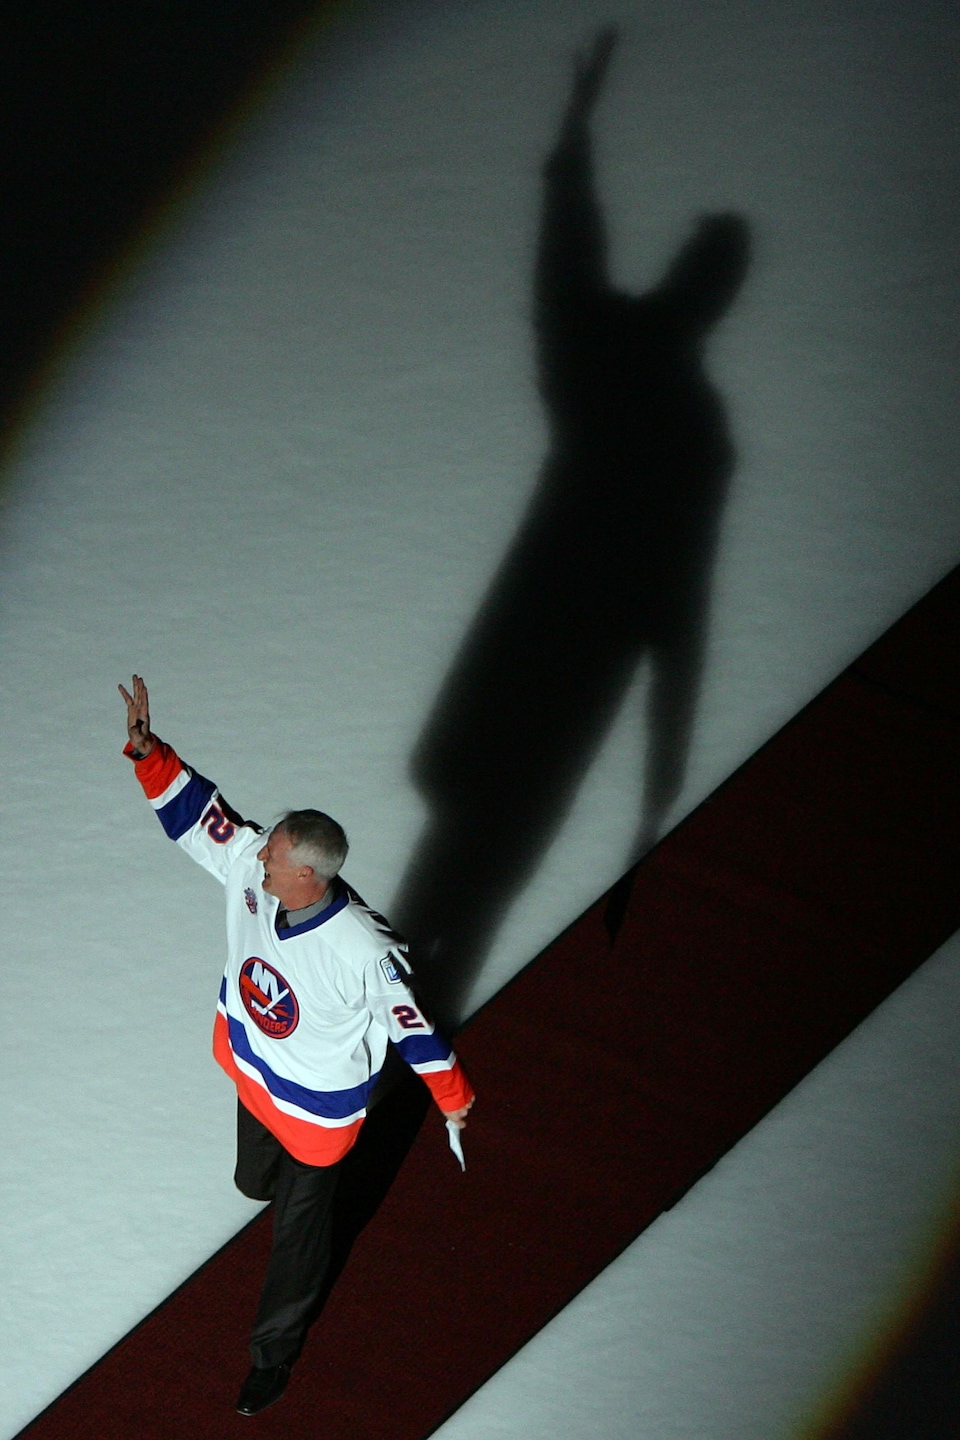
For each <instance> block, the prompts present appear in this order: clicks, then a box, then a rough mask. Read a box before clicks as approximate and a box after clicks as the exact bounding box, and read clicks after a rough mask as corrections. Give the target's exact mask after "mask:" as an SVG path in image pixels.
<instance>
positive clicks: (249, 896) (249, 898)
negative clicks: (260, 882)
mask: <svg viewBox="0 0 960 1440" xmlns="http://www.w3.org/2000/svg"><path fill="white" fill-rule="evenodd" d="M243 898H244V900H246V902H247V909H248V910H249V911H250V914H251V915H256V913H257V897H256V895H254V893H253V891H252V890H251V889H250V886H249V885H248V886H247V888H246V890H244V892H243Z"/></svg>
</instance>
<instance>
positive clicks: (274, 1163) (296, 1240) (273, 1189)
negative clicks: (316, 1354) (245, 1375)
mask: <svg viewBox="0 0 960 1440" xmlns="http://www.w3.org/2000/svg"><path fill="white" fill-rule="evenodd" d="M339 1173H340V1164H339V1163H338V1164H336V1165H304V1164H303V1163H302V1161H300V1160H295V1159H294V1158H293V1156H292V1155H291V1154H290V1153H289V1151H287V1150H285V1149H284V1148H283V1146H282V1145H281V1144H280V1141H279V1140H277V1139H276V1137H275V1136H273V1135H271V1133H270V1131H269V1130H268V1129H267V1128H266V1126H265V1125H261V1123H260V1121H259V1120H258V1119H256V1117H255V1116H253V1115H251V1114H250V1111H249V1110H247V1109H246V1107H245V1106H243V1105H242V1104H240V1102H239V1101H238V1102H237V1168H236V1172H235V1174H234V1177H233V1178H234V1181H235V1183H236V1186H237V1189H238V1190H240V1191H242V1192H243V1194H244V1195H248V1196H249V1197H250V1199H251V1200H272V1201H273V1248H272V1249H271V1252H270V1260H269V1263H268V1265H267V1276H266V1279H265V1281H264V1285H263V1292H262V1294H261V1296H260V1304H259V1306H258V1308H257V1314H256V1318H255V1319H254V1322H253V1330H252V1332H251V1335H250V1355H251V1358H252V1360H253V1363H254V1365H280V1364H283V1363H284V1362H285V1361H286V1362H288V1363H289V1362H292V1361H293V1360H295V1359H296V1358H297V1355H298V1354H299V1353H300V1348H301V1346H302V1345H303V1341H304V1337H305V1335H306V1333H307V1327H308V1326H309V1324H310V1321H311V1320H312V1319H313V1315H314V1312H315V1310H316V1307H317V1305H318V1303H319V1300H320V1295H321V1292H322V1290H323V1282H324V1278H325V1276H326V1273H327V1268H328V1266H329V1264H330V1243H331V1234H332V1220H333V1197H334V1192H335V1191H336V1188H337V1178H338V1176H339Z"/></svg>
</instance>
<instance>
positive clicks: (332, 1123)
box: [119, 675, 473, 1415]
mask: <svg viewBox="0 0 960 1440" xmlns="http://www.w3.org/2000/svg"><path fill="white" fill-rule="evenodd" d="M119 689H120V693H121V695H122V696H123V698H124V700H125V701H126V704H127V734H128V737H129V739H128V743H127V746H126V748H125V750H124V754H126V755H127V756H129V758H130V759H131V760H132V761H133V762H134V765H135V767H136V774H137V779H138V780H139V781H140V784H141V785H142V786H143V789H144V792H145V794H146V796H147V799H148V800H149V801H150V803H151V805H152V806H153V808H154V809H155V810H156V812H157V818H158V819H159V821H160V823H161V825H162V826H163V828H164V830H165V831H166V833H167V835H168V836H169V837H170V839H171V840H174V841H175V842H176V843H177V844H178V845H179V846H180V847H181V848H182V849H184V850H186V851H187V853H188V854H189V855H191V856H192V857H193V859H194V860H196V861H198V862H199V863H200V864H201V865H202V866H203V867H204V869H206V870H209V871H210V873H211V874H212V875H215V876H216V878H217V879H218V880H219V881H220V882H221V884H223V885H224V886H225V889H226V901H227V964H226V969H225V971H224V975H223V981H222V984H221V986H220V999H219V1003H218V1005H217V1015H216V1020H215V1023H214V1036H213V1052H214V1055H215V1057H216V1059H217V1061H218V1063H219V1064H220V1065H221V1066H222V1067H223V1069H224V1070H225V1071H226V1072H227V1074H228V1075H229V1076H230V1078H231V1079H232V1080H233V1081H234V1083H235V1085H236V1087H237V1095H238V1107H237V1169H236V1175H235V1180H236V1184H237V1186H238V1187H239V1189H240V1190H241V1191H243V1193H244V1194H245V1195H248V1196H250V1198H251V1199H255V1200H273V1202H274V1222H273V1223H274V1231H273V1248H272V1251H271V1256H270V1262H269V1265H268V1268H267V1276H266V1281H265V1284H264V1288H263V1293H262V1295H261V1297H260V1305H259V1308H258V1310H257V1315H256V1319H255V1320H254V1326H253V1332H252V1335H251V1339H250V1354H251V1357H252V1360H253V1368H252V1369H251V1370H250V1373H249V1374H248V1376H247V1378H246V1380H245V1381H244V1384H243V1386H242V1388H241V1391H240V1395H239V1397H238V1400H237V1409H238V1410H239V1411H240V1412H241V1414H244V1415H255V1414H257V1413H258V1411H260V1410H263V1409H265V1407H266V1406H267V1405H270V1404H272V1403H273V1401H274V1400H278V1399H279V1398H280V1396H281V1395H282V1394H283V1391H284V1389H285V1387H286V1384H287V1380H288V1378H289V1375H290V1367H291V1365H292V1364H293V1362H294V1360H295V1359H296V1357H297V1355H298V1354H299V1351H300V1348H301V1346H302V1344H303V1339H304V1336H305V1334H306V1330H307V1326H308V1324H309V1322H310V1319H311V1316H312V1312H313V1311H314V1309H315V1307H316V1305H317V1302H318V1299H319V1296H320V1293H321V1290H322V1287H323V1280H324V1276H325V1273H326V1270H327V1267H328V1263H329V1258H330V1238H331V1236H330V1232H331V1209H332V1202H333V1195H334V1190H335V1188H336V1182H337V1174H338V1168H339V1165H340V1162H341V1161H342V1159H343V1157H344V1156H345V1155H346V1153H347V1152H348V1151H349V1150H350V1148H351V1146H352V1145H353V1144H354V1142H355V1140H356V1138H357V1135H358V1133H359V1130H360V1127H361V1125H362V1124H363V1120H364V1116H365V1114H366V1106H367V1101H368V1098H369V1095H370V1092H371V1090H372V1089H373V1086H374V1084H375V1082H376V1080H377V1077H378V1075H379V1072H380V1069H381V1066H382V1065H383V1061H384V1056H385V1054H386V1048H387V1041H388V1039H389V1040H392V1041H393V1043H394V1045H395V1046H396V1048H397V1050H398V1051H399V1053H400V1055H401V1056H402V1057H403V1059H404V1060H406V1062H407V1063H408V1064H409V1065H410V1067H411V1068H412V1069H413V1070H415V1071H416V1072H417V1073H418V1074H419V1075H421V1076H422V1078H423V1079H424V1081H425V1082H426V1084H427V1085H428V1087H429V1088H430V1090H431V1092H432V1094H433V1097H434V1099H435V1100H436V1102H437V1104H438V1105H439V1107H440V1109H441V1110H442V1111H443V1112H444V1114H445V1116H446V1118H447V1120H448V1121H451V1122H452V1123H453V1124H454V1125H455V1126H456V1127H457V1128H462V1127H463V1126H464V1125H465V1124H466V1119H467V1112H468V1111H469V1109H470V1107H471V1105H472V1104H473V1091H472V1088H471V1086H470V1083H469V1081H468V1080H467V1078H466V1076H465V1074H464V1073H463V1070H462V1069H461V1067H460V1064H459V1062H458V1060H457V1058H456V1056H455V1055H454V1053H453V1051H452V1050H451V1048H450V1045H449V1043H448V1042H447V1040H446V1039H445V1038H444V1036H442V1035H441V1034H440V1033H439V1031H438V1030H437V1029H436V1028H435V1027H434V1025H433V1024H432V1023H431V1022H430V1020H429V1019H428V1018H427V1016H426V1015H425V1014H424V1013H423V1011H422V1010H421V1009H420V1007H419V1004H418V1002H417V999H416V997H415V995H414V994H413V991H412V990H411V988H410V974H409V969H408V966H407V963H406V945H405V944H404V942H403V941H402V940H401V939H400V937H399V936H398V935H396V934H395V933H394V932H393V931H392V930H391V929H390V927H389V926H388V924H387V922H386V921H385V920H384V919H383V917H382V916H380V915H378V914H377V913H376V912H375V911H373V910H371V909H370V908H369V906H367V905H365V904H364V902H363V901H362V900H361V899H360V897H359V895H357V893H356V891H354V890H352V889H351V887H350V886H349V885H347V884H346V882H345V881H344V880H342V879H341V878H340V868H341V866H342V865H343V862H344V860H345V858H346V854H347V838H346V835H345V834H344V832H343V829H342V828H341V826H340V825H338V824H337V822H336V821H335V820H333V819H331V817H330V816H329V815H325V814H324V813H323V812H322V811H319V810H293V811H290V812H289V813H288V814H287V815H285V816H284V817H283V819H282V820H280V821H279V823H278V824H277V825H275V826H274V828H273V829H272V830H271V831H269V832H267V833H265V832H264V831H263V830H262V829H261V828H260V826H258V825H255V824H254V823H253V822H251V821H249V820H243V819H241V817H240V816H239V815H237V814H236V812H235V811H234V810H232V809H231V808H230V806H229V805H228V804H227V803H226V801H225V800H224V799H223V797H222V796H221V795H220V793H219V791H218V790H217V788H216V786H215V785H214V784H213V783H212V782H211V781H210V780H206V779H205V778H204V777H203V776H202V775H200V774H198V773H197V772H196V771H194V770H192V769H191V768H190V767H189V766H188V765H185V764H184V762H183V761H182V760H181V759H180V758H179V756H178V755H176V753H175V752H174V751H173V750H172V749H171V747H170V746H169V745H167V744H165V743H164V741H162V740H160V739H159V738H158V737H157V736H156V735H154V734H153V733H152V731H151V729H150V710H149V697H148V695H147V687H146V685H145V684H144V682H143V679H142V678H141V677H140V676H139V675H135V676H134V677H133V693H132V694H131V693H130V692H129V691H128V690H127V689H126V688H125V686H123V685H121V686H120V687H119Z"/></svg>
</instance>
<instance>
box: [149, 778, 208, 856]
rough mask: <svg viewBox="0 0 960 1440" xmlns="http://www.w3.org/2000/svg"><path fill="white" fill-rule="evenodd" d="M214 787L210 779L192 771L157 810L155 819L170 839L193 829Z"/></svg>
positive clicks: (177, 837)
mask: <svg viewBox="0 0 960 1440" xmlns="http://www.w3.org/2000/svg"><path fill="white" fill-rule="evenodd" d="M216 788H217V787H216V786H215V785H214V783H213V781H212V780H208V779H207V778H206V776H204V775H197V774H196V773H194V774H192V775H190V778H189V780H188V781H187V783H186V785H184V786H183V788H182V789H180V790H178V791H177V792H176V793H175V794H174V795H173V797H172V799H170V800H168V801H167V803H166V804H165V805H164V806H163V808H162V809H160V810H158V811H157V819H158V820H159V821H160V824H161V825H162V826H163V828H164V830H165V831H166V832H167V834H168V835H169V837H170V839H171V840H179V839H180V836H181V835H185V834H186V833H187V831H188V830H192V829H193V826H194V825H196V823H197V821H198V820H199V819H200V817H201V815H202V814H203V812H204V810H205V809H206V808H207V804H208V802H209V800H210V797H211V796H212V795H213V793H214V791H215V790H216Z"/></svg>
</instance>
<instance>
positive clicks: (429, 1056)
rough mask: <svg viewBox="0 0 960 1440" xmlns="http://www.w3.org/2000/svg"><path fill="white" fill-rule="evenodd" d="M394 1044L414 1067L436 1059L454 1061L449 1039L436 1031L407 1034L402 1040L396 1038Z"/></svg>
mask: <svg viewBox="0 0 960 1440" xmlns="http://www.w3.org/2000/svg"><path fill="white" fill-rule="evenodd" d="M394 1044H395V1045H396V1047H397V1049H398V1051H399V1052H400V1054H401V1056H402V1057H403V1059H404V1060H406V1062H407V1064H408V1065H411V1066H412V1067H413V1068H414V1069H417V1068H418V1067H419V1066H421V1065H425V1064H428V1063H429V1062H431V1061H434V1060H441V1061H444V1062H447V1061H449V1062H450V1063H451V1064H452V1063H453V1051H452V1050H451V1048H450V1045H449V1043H448V1041H447V1040H446V1039H445V1038H444V1036H442V1035H438V1034H437V1033H436V1031H434V1033H433V1034H432V1035H405V1036H404V1037H403V1039H402V1040H395V1041H394Z"/></svg>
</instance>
